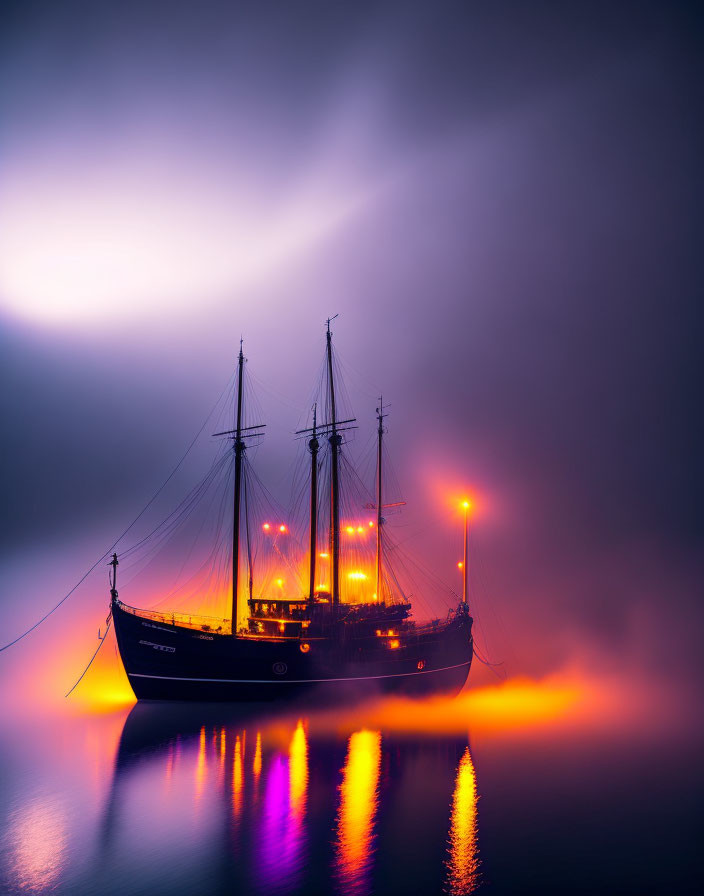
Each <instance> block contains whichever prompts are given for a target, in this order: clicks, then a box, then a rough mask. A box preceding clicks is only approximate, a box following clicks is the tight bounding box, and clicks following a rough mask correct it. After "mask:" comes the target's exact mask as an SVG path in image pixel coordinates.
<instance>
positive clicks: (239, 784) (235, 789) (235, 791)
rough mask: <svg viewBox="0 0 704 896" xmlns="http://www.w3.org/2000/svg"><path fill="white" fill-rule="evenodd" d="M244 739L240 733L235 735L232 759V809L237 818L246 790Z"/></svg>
mask: <svg viewBox="0 0 704 896" xmlns="http://www.w3.org/2000/svg"><path fill="white" fill-rule="evenodd" d="M243 761H244V760H243V756H242V741H241V739H240V736H239V734H238V735H237V736H236V737H235V756H234V759H233V761H232V811H233V813H234V815H235V818H237V817H238V816H239V814H240V809H241V808H242V798H243V795H244V793H243V791H244V766H243Z"/></svg>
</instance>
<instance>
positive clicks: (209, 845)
mask: <svg viewBox="0 0 704 896" xmlns="http://www.w3.org/2000/svg"><path fill="white" fill-rule="evenodd" d="M543 696H544V697H545V698H546V699H547V695H546V694H544V695H543ZM487 699H489V698H485V702H486V700H487ZM525 699H528V698H527V697H525ZM509 702H510V701H509ZM472 705H473V706H474V709H475V712H474V713H473V714H474V716H475V724H474V730H473V719H472V718H471V716H472V715H473V714H472V713H471V712H470V714H469V715H470V717H469V718H466V719H465V716H464V715H463V714H465V713H466V711H467V706H468V704H467V703H466V701H465V702H463V701H462V698H461V699H460V700H459V701H456V702H453V701H441V702H438V701H430V702H428V703H427V704H413V705H412V706H411V705H410V704H404V703H399V702H398V701H386V702H380V703H376V704H374V705H373V706H367V707H362V708H358V709H355V710H353V711H341V710H338V711H331V710H327V711H325V712H315V711H311V709H310V707H309V706H298V707H297V706H294V707H288V708H287V709H286V710H285V711H284V710H279V711H278V712H276V711H272V709H271V708H270V707H264V708H262V707H232V706H230V707H227V708H224V707H214V706H205V705H204V706H191V707H184V706H180V707H166V706H163V705H161V706H160V705H157V704H151V705H149V704H140V705H136V706H134V707H132V708H131V709H125V710H123V711H120V712H113V713H107V714H102V715H101V714H95V713H85V714H82V715H73V716H61V717H45V718H43V719H41V720H39V719H33V720H31V721H27V720H26V719H25V720H20V719H19V718H11V719H6V720H5V724H4V728H3V732H2V744H1V749H2V755H3V757H4V762H3V765H2V779H1V784H0V786H1V795H2V835H1V840H0V858H1V859H2V872H1V876H0V886H1V887H2V888H3V892H7V893H12V894H21V893H58V894H64V893H65V894H121V896H125V894H142V893H145V894H146V893H150V894H162V893H163V894H180V893H200V894H211V893H212V894H221V893H222V894H225V893H253V894H255V893H291V894H297V893H301V894H302V893H320V894H328V893H329V894H343V896H347V894H349V896H362V894H368V893H379V894H395V893H399V894H401V893H403V894H409V893H411V894H415V893H418V894H433V893H446V894H451V896H459V894H468V893H473V892H481V893H517V892H520V893H530V892H542V893H545V892H561V893H565V892H602V893H611V892H613V893H625V892H627V893H644V892H658V893H669V892H675V891H676V892H688V891H690V890H692V891H693V890H694V889H695V883H696V878H697V869H698V864H699V863H698V859H697V857H696V856H697V846H698V844H697V834H698V828H697V821H698V820H699V796H700V795H701V782H702V776H701V772H700V771H699V749H700V747H699V746H698V745H697V744H696V743H695V741H696V739H692V738H691V737H683V736H681V734H675V733H674V732H672V731H667V730H661V729H658V726H657V724H656V722H655V720H654V721H653V727H652V729H651V730H650V731H649V732H646V733H645V734H644V732H643V730H640V731H638V733H637V735H636V732H635V731H633V730H631V731H630V732H627V731H624V730H621V731H620V732H616V731H614V730H613V728H612V727H609V726H606V727H604V726H598V725H592V726H591V727H588V728H586V729H585V728H584V727H583V726H577V727H575V726H574V725H572V726H570V725H561V724H560V720H559V716H560V713H561V712H562V710H561V709H560V708H559V707H553V708H552V710H551V712H550V715H551V720H550V721H549V723H548V722H547V721H544V723H541V724H538V723H537V722H536V723H535V724H532V723H531V722H530V720H526V715H525V712H524V714H523V715H521V712H518V718H519V721H518V722H516V721H515V718H514V717H515V715H516V714H515V713H514V716H512V717H511V718H514V722H513V723H511V719H510V718H508V719H507V717H506V706H507V705H508V704H506V700H505V699H504V703H503V704H500V706H499V710H496V711H494V710H492V709H491V707H490V711H487V710H486V708H485V710H484V712H483V714H482V710H481V701H480V700H475V702H474V703H473V704H472ZM501 705H503V709H501ZM492 712H493V713H494V714H493V716H492ZM502 712H503V715H501V713H502ZM556 717H557V718H556ZM423 719H425V720H426V723H425V724H424V723H423ZM492 719H493V721H492ZM465 723H466V728H465Z"/></svg>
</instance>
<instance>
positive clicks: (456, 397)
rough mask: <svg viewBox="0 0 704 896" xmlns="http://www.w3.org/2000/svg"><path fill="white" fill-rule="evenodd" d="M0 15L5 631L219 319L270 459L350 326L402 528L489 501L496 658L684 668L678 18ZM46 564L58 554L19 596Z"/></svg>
mask: <svg viewBox="0 0 704 896" xmlns="http://www.w3.org/2000/svg"><path fill="white" fill-rule="evenodd" d="M3 17H4V21H3V27H2V28H1V29H0V322H1V326H2V335H1V339H2V342H1V344H0V359H1V360H0V363H1V364H2V377H3V389H2V396H1V399H0V400H1V401H2V405H1V407H0V411H1V414H2V418H1V419H2V429H3V492H4V497H3V506H4V508H5V512H4V513H3V515H2V523H1V525H2V535H3V558H4V560H3V563H2V567H1V568H0V573H3V574H4V579H5V583H6V584H5V587H4V588H3V590H2V597H0V601H1V602H2V605H1V606H0V612H1V613H2V616H0V629H2V630H3V631H5V630H6V628H11V629H14V627H15V622H16V620H15V616H14V615H11V616H9V615H7V614H9V613H11V610H10V605H14V604H17V602H18V601H23V599H26V601H27V602H28V609H26V611H25V612H26V615H25V616H23V617H22V618H23V619H27V620H29V619H31V618H32V616H33V614H34V610H35V609H36V610H37V611H39V609H40V608H45V607H46V606H48V605H50V604H51V603H53V602H54V597H55V596H56V599H58V597H60V596H61V595H62V594H63V593H64V592H65V590H66V589H67V587H69V586H70V585H71V584H73V574H72V573H71V572H70V570H71V569H74V570H75V574H76V575H75V577H78V575H80V573H81V572H83V571H84V569H85V568H86V567H87V566H88V565H90V562H92V560H93V559H95V557H94V556H93V554H94V553H95V550H94V549H95V548H97V553H98V554H99V553H100V550H102V549H104V548H105V547H107V546H109V545H108V544H104V543H103V539H104V538H105V539H109V537H110V534H111V533H113V532H114V533H117V532H119V531H120V530H121V529H122V528H123V526H124V523H125V521H126V520H128V519H130V518H131V516H132V515H133V511H136V510H138V509H139V508H140V507H141V506H142V505H143V504H144V502H145V501H146V499H147V498H148V497H149V496H150V495H151V493H152V492H153V491H154V489H155V488H156V487H157V486H158V484H159V483H160V482H161V481H162V479H163V478H164V477H165V475H166V474H167V473H168V471H169V470H170V469H171V467H172V466H173V464H174V462H175V461H176V459H177V458H178V457H179V456H180V454H181V453H182V451H183V448H184V447H185V445H186V444H187V443H188V441H189V440H190V438H191V437H192V435H193V434H194V433H195V431H196V430H197V429H198V427H199V426H200V424H201V423H202V421H203V419H204V416H205V413H207V410H208V409H209V408H210V407H211V406H212V404H213V403H214V401H215V399H216V398H217V395H218V394H219V393H220V391H221V389H222V388H223V386H224V384H225V382H226V381H227V378H228V376H229V375H230V372H231V370H232V367H233V364H234V361H235V357H236V351H237V348H238V341H239V337H240V335H244V337H245V340H246V343H245V344H246V352H247V356H248V358H249V365H250V369H251V371H252V373H253V374H255V375H256V376H257V377H258V378H259V380H260V381H262V383H263V384H264V385H265V386H266V387H267V388H268V389H271V390H275V391H276V393H277V395H276V396H275V395H272V394H271V393H270V392H268V391H264V390H263V391H262V392H261V393H260V395H259V398H260V403H261V405H262V408H263V410H264V413H265V415H266V417H267V423H268V426H269V428H268V436H267V441H266V445H265V446H264V447H263V448H262V450H261V452H260V460H261V466H262V470H263V474H264V475H265V476H266V475H270V476H271V477H272V478H273V479H276V478H277V477H278V479H280V478H281V472H282V470H283V469H284V468H285V464H286V463H287V462H288V459H289V458H290V457H291V455H292V453H293V447H292V442H291V441H290V436H291V432H292V431H293V430H294V429H295V428H297V424H298V423H299V418H300V416H301V414H305V411H306V401H307V397H308V394H309V392H310V386H311V384H312V381H313V379H314V376H315V374H316V371H317V369H318V365H319V362H320V358H321V353H322V349H323V324H324V320H325V318H326V317H328V316H330V315H332V314H335V313H338V312H339V314H340V318H339V319H338V320H337V321H336V322H335V340H336V345H337V348H338V350H339V353H340V357H341V359H342V361H343V362H346V363H347V364H348V365H349V367H350V370H349V371H348V372H349V374H350V376H349V380H348V387H349V391H350V398H351V402H352V405H353V407H354V410H355V412H356V413H357V416H358V417H360V418H364V417H365V415H366V418H367V419H368V422H369V425H370V426H371V425H373V412H374V407H375V404H374V401H375V396H376V395H377V394H378V390H379V389H382V388H383V391H384V394H385V396H388V399H389V401H391V403H392V406H393V411H392V416H391V418H390V420H389V424H390V434H389V444H390V447H391V448H392V450H393V452H394V456H395V457H396V463H397V468H398V471H399V473H400V475H401V478H402V480H403V484H404V492H405V495H406V497H407V499H408V500H409V502H411V503H413V504H414V509H411V510H410V511H409V513H410V514H411V518H413V514H416V518H421V517H422V518H425V519H427V520H429V522H430V524H431V526H430V530H429V532H428V534H427V537H426V538H424V539H421V542H420V543H419V547H418V551H419V553H420V554H421V555H422V556H423V558H424V559H425V560H426V561H427V562H428V563H429V564H430V565H434V566H435V568H436V569H437V571H438V572H439V573H442V574H443V575H444V576H445V577H451V576H452V574H453V573H452V572H451V571H450V570H452V568H453V564H454V560H455V553H456V545H455V542H456V537H455V536H456V527H455V523H456V520H455V519H454V517H453V516H452V513H451V512H450V511H449V502H450V501H451V499H452V497H453V496H454V495H456V494H458V493H459V492H458V490H460V491H461V490H462V489H463V488H464V487H467V486H468V487H470V488H471V489H472V490H473V491H474V493H476V494H477V496H478V498H479V510H478V514H477V519H476V521H475V523H474V529H475V535H474V538H475V542H474V543H475V544H476V551H477V554H478V557H479V561H478V562H480V563H481V571H482V582H481V583H479V582H477V590H478V591H480V590H481V591H482V597H481V598H480V597H479V595H478V598H477V599H478V602H479V603H480V604H481V601H482V600H483V601H485V605H484V606H478V610H479V611H480V614H481V613H482V611H483V618H482V622H483V625H484V628H485V629H486V632H487V639H488V640H489V641H490V642H491V643H490V646H492V647H493V649H495V650H496V652H497V655H500V656H498V658H502V659H503V658H507V657H510V656H513V657H515V664H516V665H517V666H519V667H525V668H527V669H545V668H548V667H549V666H550V665H551V664H552V663H561V662H564V661H565V659H567V658H569V653H570V651H571V650H576V647H575V645H576V644H577V643H581V641H580V639H582V638H583V640H584V643H585V644H589V645H590V648H591V645H598V647H599V648H600V649H601V648H604V649H606V650H607V651H613V655H614V656H617V655H619V654H620V653H621V652H623V653H629V652H630V653H634V654H636V655H637V656H638V657H639V659H641V658H645V660H647V661H653V662H655V663H660V662H662V659H661V657H662V652H663V651H664V652H665V653H666V654H667V655H668V656H669V655H671V656H672V662H673V663H682V664H683V665H684V666H685V667H687V663H688V662H689V661H688V660H687V659H686V655H687V652H688V648H690V649H691V650H693V651H694V650H696V647H695V645H696V644H698V641H696V639H695V638H694V636H693V635H692V634H691V633H692V632H693V630H694V628H695V626H692V620H693V619H694V620H695V621H697V622H701V615H702V614H701V609H700V600H699V598H700V588H699V585H698V583H699V581H700V574H701V568H700V559H699V557H700V552H701V547H702V534H703V533H702V523H701V519H702V515H701V511H700V506H701V498H702V489H701V476H700V475H699V473H698V470H697V468H698V465H699V463H700V457H701V453H702V445H701V438H700V436H699V434H698V432H697V429H698V427H697V425H696V424H697V423H698V422H699V419H698V418H699V417H700V396H699V391H700V388H699V375H698V374H699V366H700V365H699V363H698V361H699V354H700V351H701V349H700V346H701V331H700V330H699V329H698V327H697V311H698V308H697V304H698V302H699V300H700V296H701V285H702V278H701V260H700V256H701V232H702V230H701V200H702V167H701V159H702V157H703V155H702V150H703V149H704V147H703V146H702V142H703V141H702V126H701V123H700V120H701V108H702V87H701V85H702V83H703V82H702V79H701V66H700V62H699V60H700V58H701V51H702V41H701V36H702V29H701V24H702V23H701V16H700V15H697V13H696V12H695V11H694V6H693V5H689V4H681V5H680V4H649V3H635V4H595V3H589V4H584V5H582V6H578V5H570V6H569V9H568V8H567V6H565V5H563V4H543V3H540V4H515V5H513V4H504V3H498V4H490V5H486V4H472V3H458V4H449V3H426V4H417V5H415V6H414V5H413V4H410V3H407V2H406V3H398V4H365V3H355V4H351V3H349V4H343V3H340V4H338V3H330V2H321V3H278V4H277V3H263V2H258V3H255V4H251V5H250V4H243V3H236V4H234V3H221V4H217V3H208V2H200V3H197V4H191V5H186V4H174V3H163V4H159V5H156V4H149V3H135V4H132V3H128V2H123V3H119V4H116V3H110V4H100V3H96V2H90V3H88V2H84V3H78V2H74V3H71V2H68V3H62V4H47V5H46V6H44V5H42V4H34V3H26V2H25V3H18V4H12V5H11V7H10V9H9V11H8V10H7V8H6V11H5V12H4V13H3ZM272 488H273V489H274V490H276V489H280V490H281V491H282V496H284V497H285V495H286V494H287V491H286V489H285V488H284V486H283V485H281V484H280V483H278V481H277V482H275V483H274V484H273V485H272ZM96 533H99V535H100V537H99V538H98V537H97V535H96ZM91 536H92V537H93V540H92V541H90V537H91ZM86 539H88V540H89V542H90V544H89V547H87V546H86V545H87V542H86ZM45 552H46V555H52V556H53V555H54V554H52V552H54V553H56V552H60V553H61V555H62V557H63V558H64V561H65V563H64V565H63V567H62V572H61V575H59V576H58V577H56V579H54V577H52V576H50V575H49V571H48V570H46V569H44V570H43V571H42V575H44V576H45V578H46V580H47V586H46V590H43V591H42V592H41V593H39V594H37V593H36V587H35V586H36V576H37V575H38V573H37V567H36V557H40V556H42V555H43V554H45ZM30 557H31V558H33V559H32V560H31V562H30V560H29V559H28V558H30ZM10 584H11V586H12V588H11V589H9V588H8V586H9V585H10ZM100 588H101V589H102V588H103V584H102V581H101V584H100ZM30 594H31V599H30V597H29V595H30ZM99 595H100V596H99V599H97V603H96V607H97V609H96V618H99V617H100V615H101V613H102V612H103V606H104V603H105V595H104V594H103V592H102V591H100V592H99ZM12 612H13V613H14V611H12ZM496 613H498V614H500V617H501V620H502V621H498V620H497V619H496V615H495V614H496ZM3 616H4V617H5V620H6V621H4V620H3V618H2V617H3ZM91 624H92V623H91ZM658 651H660V653H658ZM675 657H679V659H675ZM683 657H685V659H683Z"/></svg>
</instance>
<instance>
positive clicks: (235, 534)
mask: <svg viewBox="0 0 704 896" xmlns="http://www.w3.org/2000/svg"><path fill="white" fill-rule="evenodd" d="M243 371H244V355H243V353H242V340H241V339H240V353H239V356H238V359H237V428H236V429H235V433H234V435H235V506H234V517H233V526H232V634H233V636H234V635H235V634H236V632H237V584H238V578H239V565H240V502H241V498H242V454H243V453H244V441H243V440H242V374H243Z"/></svg>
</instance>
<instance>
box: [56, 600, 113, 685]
mask: <svg viewBox="0 0 704 896" xmlns="http://www.w3.org/2000/svg"><path fill="white" fill-rule="evenodd" d="M111 624H112V615H111V616H110V619H109V620H108V624H107V627H106V629H105V634H104V635H103V637H102V638H101V639H100V644H98V646H97V647H96V649H95V653H94V654H93V656H92V657H91V658H90V662H89V663H88V665H87V666H86V667H85V669H84V670H83V672H81V674H80V677H79V678H78V681H76V683H75V684H74V686H73V687H72V688H71V690H70V691H68V692H67V693H66V694H64V698H66V697H70V696H71V694H72V693H73V692H74V691H75V690H76V688H77V687H78V685H79V684H80V682H81V680H82V679H83V676H84V675H85V674H86V672H87V671H88V670H89V669H90V667H91V666H92V665H93V660H94V659H95V658H96V656H97V655H98V651H99V650H100V648H101V647H102V646H103V642H104V641H105V639H106V638H107V636H108V632H109V631H110V626H111Z"/></svg>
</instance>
